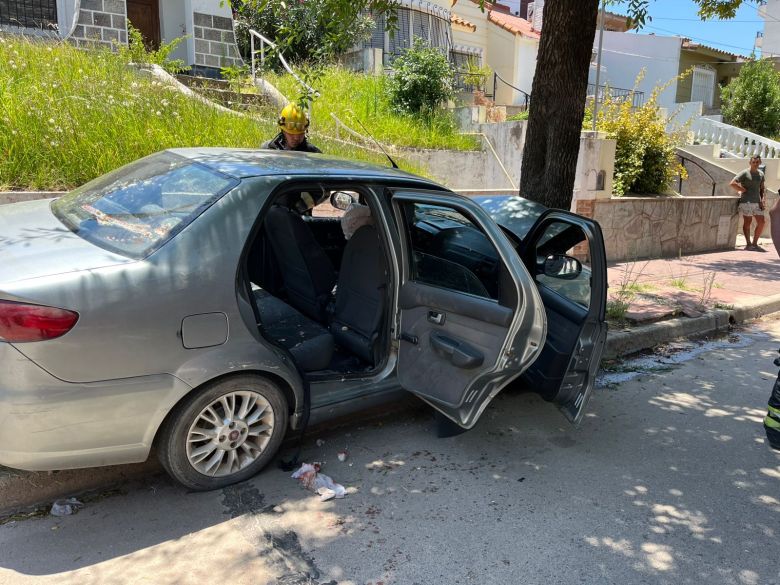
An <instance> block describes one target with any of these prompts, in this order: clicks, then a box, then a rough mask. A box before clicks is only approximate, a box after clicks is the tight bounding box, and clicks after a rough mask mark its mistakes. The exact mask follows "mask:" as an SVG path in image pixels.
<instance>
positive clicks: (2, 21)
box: [0, 0, 57, 29]
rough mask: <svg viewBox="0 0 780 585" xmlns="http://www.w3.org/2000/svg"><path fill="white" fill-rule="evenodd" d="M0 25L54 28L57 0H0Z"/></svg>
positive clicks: (55, 25) (55, 24) (55, 26)
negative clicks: (31, 0) (34, 0)
mask: <svg viewBox="0 0 780 585" xmlns="http://www.w3.org/2000/svg"><path fill="white" fill-rule="evenodd" d="M0 25H6V26H15V27H16V26H18V27H22V28H37V29H56V28H57V0H38V1H37V2H30V1H29V0H3V1H2V2H0Z"/></svg>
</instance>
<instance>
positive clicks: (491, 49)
mask: <svg viewBox="0 0 780 585" xmlns="http://www.w3.org/2000/svg"><path fill="white" fill-rule="evenodd" d="M489 26H490V31H489V33H488V39H487V45H488V50H487V64H488V65H489V66H490V68H491V69H492V70H493V71H495V72H496V73H498V74H499V75H500V76H501V77H503V78H504V79H506V80H507V81H508V82H509V83H511V84H512V85H515V82H516V80H515V75H516V73H517V65H516V63H517V56H518V48H517V46H516V44H515V43H516V36H517V35H515V34H514V33H511V32H509V31H507V30H504V29H503V28H501V27H499V26H497V25H495V24H492V23H491V24H489ZM519 95H520V94H519V93H518V92H516V91H515V90H514V89H512V88H510V87H508V86H507V85H506V84H504V83H501V82H500V81H497V82H496V96H495V98H493V99H494V101H495V102H496V103H497V104H502V105H506V104H515V103H519V101H520V98H519Z"/></svg>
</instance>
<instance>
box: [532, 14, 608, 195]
mask: <svg viewBox="0 0 780 585" xmlns="http://www.w3.org/2000/svg"><path fill="white" fill-rule="evenodd" d="M598 9H599V0H548V1H547V2H545V4H544V15H543V23H544V25H543V31H542V35H541V40H540V42H539V55H538V57H537V61H536V72H535V74H534V81H533V86H532V88H531V106H530V111H529V115H528V130H527V132H526V139H525V148H524V150H523V166H522V172H521V174H520V195H521V196H523V197H525V198H527V199H531V200H533V201H538V202H540V203H542V204H544V205H546V206H547V207H556V208H559V209H567V210H568V209H569V208H570V206H571V199H572V190H573V189H574V175H575V171H576V168H577V155H578V153H579V148H580V131H581V130H582V120H583V117H584V115H585V98H586V95H587V89H588V71H589V68H590V60H591V55H592V50H593V40H594V37H595V34H596V20H597V16H598Z"/></svg>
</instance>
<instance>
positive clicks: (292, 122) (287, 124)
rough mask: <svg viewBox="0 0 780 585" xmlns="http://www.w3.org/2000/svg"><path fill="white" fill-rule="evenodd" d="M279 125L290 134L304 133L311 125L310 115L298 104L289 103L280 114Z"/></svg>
mask: <svg viewBox="0 0 780 585" xmlns="http://www.w3.org/2000/svg"><path fill="white" fill-rule="evenodd" d="M279 127H280V128H281V129H282V130H284V131H285V132H287V133H288V134H303V133H304V132H306V129H307V128H308V127H309V116H307V115H306V112H304V111H303V110H302V109H301V108H299V107H298V106H297V105H295V104H293V103H289V104H287V105H286V106H284V109H283V110H282V113H281V114H280V115H279Z"/></svg>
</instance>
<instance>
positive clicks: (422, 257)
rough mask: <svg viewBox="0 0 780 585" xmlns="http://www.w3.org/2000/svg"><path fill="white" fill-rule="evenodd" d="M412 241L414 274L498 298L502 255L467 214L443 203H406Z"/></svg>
mask: <svg viewBox="0 0 780 585" xmlns="http://www.w3.org/2000/svg"><path fill="white" fill-rule="evenodd" d="M402 209H403V210H404V215H405V216H406V221H407V225H408V229H409V239H410V243H411V248H412V249H411V271H412V274H411V278H412V280H415V281H417V282H422V283H425V284H430V285H433V286H437V287H440V288H446V289H449V290H453V291H457V292H463V293H468V294H471V295H475V296H478V297H484V298H487V299H493V300H498V296H499V290H498V289H499V286H498V282H499V267H500V265H501V264H500V261H499V255H498V251H497V250H496V248H495V246H493V243H492V242H491V241H490V239H489V238H488V237H487V235H486V234H485V233H484V232H483V231H482V230H481V229H480V228H479V227H478V226H477V225H475V224H474V223H473V222H472V221H471V220H470V219H469V218H467V217H466V216H465V215H463V214H462V213H460V212H459V211H457V210H456V209H453V208H451V207H446V206H443V205H428V204H422V203H403V204H402Z"/></svg>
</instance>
